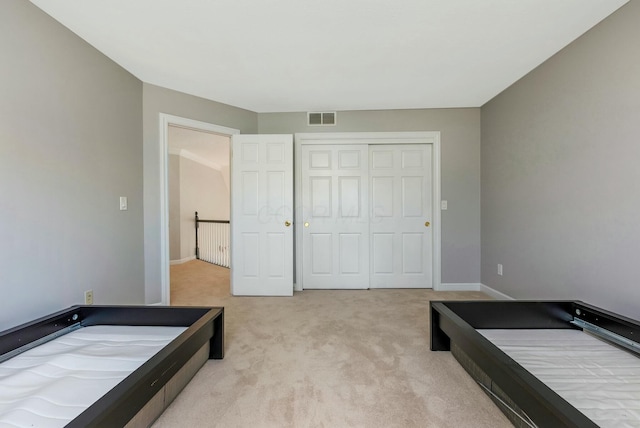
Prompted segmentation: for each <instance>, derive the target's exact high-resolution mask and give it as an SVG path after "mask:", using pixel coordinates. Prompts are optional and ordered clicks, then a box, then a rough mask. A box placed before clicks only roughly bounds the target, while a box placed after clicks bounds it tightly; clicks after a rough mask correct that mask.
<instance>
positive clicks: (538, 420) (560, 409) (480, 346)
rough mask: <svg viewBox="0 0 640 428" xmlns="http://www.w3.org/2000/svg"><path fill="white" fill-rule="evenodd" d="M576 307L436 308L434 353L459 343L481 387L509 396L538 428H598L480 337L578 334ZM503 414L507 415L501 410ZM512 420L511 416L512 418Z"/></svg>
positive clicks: (478, 304) (477, 304)
mask: <svg viewBox="0 0 640 428" xmlns="http://www.w3.org/2000/svg"><path fill="white" fill-rule="evenodd" d="M574 309H575V307H574V302H564V301H562V302H523V301H474V302H460V301H456V302H449V301H447V302H444V301H442V302H431V350H432V351H449V350H451V345H452V343H454V344H455V345H456V347H458V348H459V349H461V350H462V351H463V352H464V354H465V355H466V356H468V358H469V359H471V360H472V361H473V362H474V363H475V365H476V366H477V368H479V369H480V370H481V371H482V372H483V373H484V374H485V375H486V378H487V379H488V380H487V381H485V382H484V383H482V386H483V387H484V388H486V389H488V390H489V391H491V393H492V394H495V395H501V394H504V395H506V396H507V397H508V398H509V399H510V400H511V401H513V402H514V403H516V404H517V406H518V407H519V409H520V410H522V412H524V414H525V415H526V416H527V417H528V418H529V419H530V420H531V421H532V422H533V423H534V424H535V426H539V427H551V426H553V427H582V428H586V427H597V425H596V424H595V423H593V422H592V421H591V420H590V419H589V418H587V417H586V416H585V415H584V414H582V413H581V412H580V411H578V410H577V409H576V408H575V407H573V406H572V405H571V404H569V403H568V402H567V401H566V400H564V399H563V398H562V397H560V396H559V395H558V394H556V393H555V392H554V391H552V390H551V389H550V388H549V387H547V386H546V385H545V384H544V383H542V382H541V381H540V380H538V379H537V378H536V377H535V376H533V375H532V374H531V373H529V372H528V371H527V370H525V369H524V368H523V367H522V366H521V365H520V364H518V363H517V362H515V361H514V360H513V359H512V358H510V357H509V356H507V355H506V354H505V353H504V352H502V351H501V350H500V349H498V347H496V346H495V345H493V344H492V343H491V342H490V341H489V340H487V339H486V338H484V336H482V335H481V334H479V333H478V332H477V331H476V328H479V329H490V328H513V329H521V328H545V329H553V328H564V329H567V328H568V329H571V328H573V329H576V328H577V327H575V326H573V325H571V324H570V321H571V320H572V319H573V316H572V313H573V312H574ZM502 410H504V409H502ZM508 416H509V415H508Z"/></svg>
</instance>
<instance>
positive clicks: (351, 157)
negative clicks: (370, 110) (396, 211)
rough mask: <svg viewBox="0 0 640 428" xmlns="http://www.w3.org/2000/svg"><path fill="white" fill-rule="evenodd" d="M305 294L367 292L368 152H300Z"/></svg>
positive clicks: (353, 148)
mask: <svg viewBox="0 0 640 428" xmlns="http://www.w3.org/2000/svg"><path fill="white" fill-rule="evenodd" d="M301 158H302V165H301V167H302V189H303V192H302V209H303V213H302V219H303V224H302V225H298V226H302V234H303V236H302V241H303V244H302V246H303V249H302V257H303V281H304V288H335V289H347V288H369V210H368V208H367V207H368V199H369V190H368V146H367V145H366V144H358V145H347V144H337V145H304V146H302V156H301Z"/></svg>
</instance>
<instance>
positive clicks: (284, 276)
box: [230, 135, 293, 296]
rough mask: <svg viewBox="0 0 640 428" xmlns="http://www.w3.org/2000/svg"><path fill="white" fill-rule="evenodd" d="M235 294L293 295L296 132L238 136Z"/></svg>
mask: <svg viewBox="0 0 640 428" xmlns="http://www.w3.org/2000/svg"><path fill="white" fill-rule="evenodd" d="M230 223H231V293H232V294H233V295H236V296H238V295H251V296H292V295H293V226H292V223H293V136H292V135H234V136H233V138H232V159H231V221H230Z"/></svg>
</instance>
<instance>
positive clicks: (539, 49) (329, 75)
mask: <svg viewBox="0 0 640 428" xmlns="http://www.w3.org/2000/svg"><path fill="white" fill-rule="evenodd" d="M627 1H628V0H517V1H514V0H483V1H478V0H403V1H401V2H398V1H393V0H373V1H372V0H349V1H345V0H324V1H322V2H318V1H312V0H269V1H258V0H216V1H212V0H186V1H176V0H135V1H131V0H109V1H103V0H31V2H32V3H34V4H35V5H36V6H38V7H39V8H41V9H42V10H44V11H45V12H46V13H48V14H49V15H51V16H52V17H54V18H55V19H57V20H58V21H59V22H61V23H62V24H63V25H65V26H67V27H68V28H69V29H71V30H72V31H73V32H75V33H76V34H78V35H79V36H80V37H82V38H83V39H84V40H86V41H87V42H88V43H90V44H91V45H93V46H94V47H96V48H97V49H98V50H100V51H101V52H103V53H104V54H105V55H107V56H108V57H110V58H111V59H112V60H114V61H115V62H116V63H118V64H120V65H121V66H122V67H124V68H125V69H127V70H128V71H129V72H131V73H132V74H133V75H135V76H136V77H138V78H139V79H141V80H142V81H144V82H147V83H151V84H154V85H159V86H163V87H166V88H169V89H173V90H177V91H181V92H185V93H189V94H193V95H197V96H200V97H204V98H208V99H211V100H215V101H219V102H223V103H226V104H230V105H234V106H237V107H241V108H245V109H248V110H252V111H255V112H258V113H264V112H287V111H324V110H332V111H333V110H338V111H339V110H374V109H407V108H450V107H479V106H481V105H483V104H484V103H486V102H487V101H489V100H490V99H491V98H493V97H494V96H495V95H497V94H498V93H500V92H501V91H502V90H504V89H505V88H507V87H508V86H509V85H511V84H512V83H514V82H515V81H516V80H518V79H520V78H521V77H522V76H524V75H525V74H526V73H528V72H529V71H531V70H532V69H533V68H535V67H537V66H538V65H540V64H541V63H542V62H544V61H545V60H546V59H548V58H549V57H551V56H552V55H554V54H555V53H557V52H558V51H559V50H561V49H562V48H563V47H565V46H566V45H567V44H569V43H570V42H571V41H573V40H575V39H576V38H577V37H579V36H580V35H582V34H583V33H584V32H586V31H587V30H589V29H590V28H591V27H593V26H594V25H596V24H597V23H598V22H600V21H601V20H602V19H604V18H605V17H607V16H608V15H609V14H611V13H612V12H614V11H615V10H617V9H618V8H619V7H621V6H622V5H623V4H625V3H626V2H627Z"/></svg>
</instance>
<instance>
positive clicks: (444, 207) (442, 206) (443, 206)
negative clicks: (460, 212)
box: [440, 201, 447, 211]
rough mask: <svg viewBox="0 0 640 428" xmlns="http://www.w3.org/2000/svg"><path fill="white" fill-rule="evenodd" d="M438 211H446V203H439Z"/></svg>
mask: <svg viewBox="0 0 640 428" xmlns="http://www.w3.org/2000/svg"><path fill="white" fill-rule="evenodd" d="M440 209H441V210H443V211H444V210H446V209H447V201H440Z"/></svg>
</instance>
